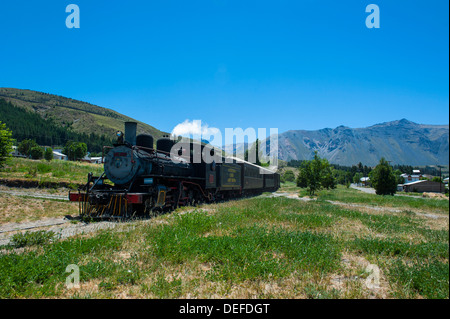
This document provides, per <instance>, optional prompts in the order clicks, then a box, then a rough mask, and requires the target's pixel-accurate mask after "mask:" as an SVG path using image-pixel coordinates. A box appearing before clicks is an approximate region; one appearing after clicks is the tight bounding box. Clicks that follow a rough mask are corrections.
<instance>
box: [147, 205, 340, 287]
mask: <svg viewBox="0 0 450 319" xmlns="http://www.w3.org/2000/svg"><path fill="white" fill-rule="evenodd" d="M222 221H224V222H225V220H222V219H221V218H217V217H212V216H207V215H206V214H205V213H202V212H195V213H191V214H188V215H182V216H177V217H176V221H175V222H174V224H173V225H170V226H167V225H165V226H161V227H159V228H157V229H156V230H153V231H151V232H150V233H149V234H148V240H151V241H152V242H153V243H154V244H153V245H154V246H153V248H154V254H155V256H156V257H157V258H160V259H164V260H166V261H170V262H173V263H178V264H180V263H185V262H188V261H189V260H192V259H196V260H198V261H199V262H209V263H212V264H214V265H215V266H214V268H213V271H212V272H211V273H210V276H209V278H210V279H211V280H232V279H239V280H247V279H258V278H268V276H269V275H270V276H271V277H274V278H279V277H283V276H286V275H287V274H289V273H291V272H292V271H294V270H295V269H297V270H299V271H316V272H330V271H332V270H334V269H335V268H336V265H337V263H339V260H340V247H339V245H336V243H335V241H334V239H333V238H331V237H330V236H327V235H323V234H315V233H311V232H298V231H286V230H283V229H279V228H269V227H260V226H256V225H249V226H247V227H237V228H235V229H233V230H232V231H231V232H230V233H229V234H227V235H208V236H205V234H207V233H208V232H209V231H211V230H212V228H213V227H214V228H216V227H221V226H222V225H223V224H222ZM274 256H275V257H274ZM278 256H284V257H283V258H278Z"/></svg>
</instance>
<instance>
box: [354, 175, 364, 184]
mask: <svg viewBox="0 0 450 319" xmlns="http://www.w3.org/2000/svg"><path fill="white" fill-rule="evenodd" d="M363 177H364V176H363V173H359V172H358V173H355V175H354V176H353V183H355V184H358V183H361V178H363Z"/></svg>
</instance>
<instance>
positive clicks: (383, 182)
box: [369, 158, 397, 195]
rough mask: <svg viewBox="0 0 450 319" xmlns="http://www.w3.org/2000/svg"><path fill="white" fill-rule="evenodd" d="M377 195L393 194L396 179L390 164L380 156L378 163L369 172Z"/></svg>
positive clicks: (395, 187) (395, 189) (395, 188)
mask: <svg viewBox="0 0 450 319" xmlns="http://www.w3.org/2000/svg"><path fill="white" fill-rule="evenodd" d="M369 177H370V180H371V181H372V185H373V187H374V188H375V191H376V194H377V195H394V194H395V193H396V191H397V179H396V177H395V174H394V171H393V169H392V166H391V165H389V163H388V162H387V161H386V160H385V159H384V158H381V160H380V162H379V163H378V165H377V166H376V167H375V169H374V170H372V172H370V174H369Z"/></svg>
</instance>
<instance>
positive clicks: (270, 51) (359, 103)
mask: <svg viewBox="0 0 450 319" xmlns="http://www.w3.org/2000/svg"><path fill="white" fill-rule="evenodd" d="M71 3H74V4H77V5H78V6H79V8H80V28H79V29H68V28H67V27H66V25H65V20H66V17H67V16H68V13H66V12H65V8H66V6H67V5H68V4H71ZM370 3H375V4H377V5H378V6H379V8H380V26H381V27H380V28H379V29H368V28H367V27H366V25H365V19H366V17H367V15H368V13H366V12H365V8H366V6H367V5H368V4H370ZM448 12H449V3H448V1H443V0H428V1H403V0H367V1H360V0H352V1H323V0H304V1H301V0H295V1H285V0H279V1H263V0H259V1H253V0H244V1H243V0H240V1H231V0H207V1H206V0H203V1H196V0H192V1H180V0H178V1H173V0H161V1H155V0H147V1H121V2H118V1H117V2H113V1H95V0H89V1H88V0H70V1H61V0H58V1H31V0H30V1H21V0H18V1H8V2H7V1H2V2H1V4H0V39H1V41H0V87H14V88H22V89H32V90H37V91H43V92H47V93H53V94H58V95H63V96H66V97H71V98H74V99H79V100H83V101H86V102H90V103H93V104H96V105H99V106H103V107H107V108H111V109H114V110H116V111H118V112H120V113H123V114H126V115H128V116H131V117H133V118H136V119H138V120H141V121H143V122H146V123H148V124H150V125H153V126H155V127H157V128H158V129H161V130H164V131H171V130H172V129H173V128H174V127H175V126H176V125H177V124H178V123H181V122H183V121H185V120H186V119H189V120H202V122H203V123H206V124H207V125H209V126H210V127H217V128H219V129H220V130H221V131H222V132H223V131H224V129H225V128H226V127H231V128H235V127H242V128H244V129H245V128H247V127H254V128H259V127H261V128H271V127H275V128H278V130H279V132H280V133H281V132H284V131H286V130H289V129H307V130H312V129H320V128H324V127H330V128H334V127H336V126H339V125H346V126H350V127H365V126H369V125H373V124H376V123H380V122H386V121H391V120H397V119H401V118H407V119H409V120H411V121H414V122H418V123H426V124H448V116H449V108H448V103H449V91H448V86H449V73H448V72H449V62H448V61H449V34H448V30H449V18H448V17H449V16H448V14H449V13H448Z"/></svg>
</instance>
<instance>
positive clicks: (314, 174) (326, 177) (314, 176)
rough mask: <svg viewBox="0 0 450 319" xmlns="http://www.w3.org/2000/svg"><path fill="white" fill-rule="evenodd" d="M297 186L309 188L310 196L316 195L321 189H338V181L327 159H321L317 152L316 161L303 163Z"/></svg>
mask: <svg viewBox="0 0 450 319" xmlns="http://www.w3.org/2000/svg"><path fill="white" fill-rule="evenodd" d="M297 186H299V187H307V188H308V191H309V194H310V195H314V193H315V192H316V191H317V190H320V189H321V188H327V189H329V188H336V180H335V178H334V174H333V171H332V169H331V167H330V163H329V162H328V161H327V160H326V159H321V158H320V157H319V155H317V152H314V159H312V160H311V161H303V162H302V164H301V165H300V168H299V175H298V176H297Z"/></svg>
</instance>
